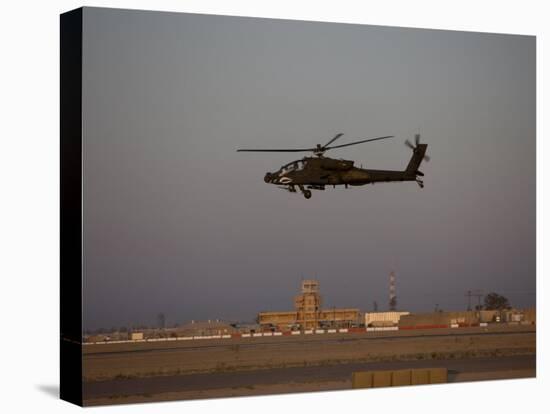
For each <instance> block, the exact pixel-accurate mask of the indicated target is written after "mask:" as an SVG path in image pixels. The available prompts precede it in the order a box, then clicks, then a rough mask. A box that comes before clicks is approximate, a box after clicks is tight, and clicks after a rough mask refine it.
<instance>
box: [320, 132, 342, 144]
mask: <svg viewBox="0 0 550 414" xmlns="http://www.w3.org/2000/svg"><path fill="white" fill-rule="evenodd" d="M342 135H344V133H343V132H340V133H339V134H337V135H336V136H335V137H334V138H332V139H331V140H330V141H329V142H327V143H326V144H325V145H323V148H326V147H328V146H329V145H330V144H332V143H333V142H334V141H336V140H337V139H338V138H340V137H341V136H342Z"/></svg>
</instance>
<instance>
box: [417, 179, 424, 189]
mask: <svg viewBox="0 0 550 414" xmlns="http://www.w3.org/2000/svg"><path fill="white" fill-rule="evenodd" d="M416 184H418V186H419V187H420V188H424V181H422V180H416Z"/></svg>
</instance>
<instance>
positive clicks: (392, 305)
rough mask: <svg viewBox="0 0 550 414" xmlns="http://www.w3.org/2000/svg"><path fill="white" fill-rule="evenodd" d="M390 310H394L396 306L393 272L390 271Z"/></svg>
mask: <svg viewBox="0 0 550 414" xmlns="http://www.w3.org/2000/svg"><path fill="white" fill-rule="evenodd" d="M389 308H390V311H394V310H396V308H397V296H396V295H395V272H394V271H393V270H392V271H391V272H390V302H389Z"/></svg>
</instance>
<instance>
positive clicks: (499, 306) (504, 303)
mask: <svg viewBox="0 0 550 414" xmlns="http://www.w3.org/2000/svg"><path fill="white" fill-rule="evenodd" d="M484 305H485V310H504V309H510V308H511V306H510V302H509V301H508V299H507V298H505V297H504V296H501V295H499V294H498V293H495V292H492V293H489V294H488V295H487V296H485V300H484Z"/></svg>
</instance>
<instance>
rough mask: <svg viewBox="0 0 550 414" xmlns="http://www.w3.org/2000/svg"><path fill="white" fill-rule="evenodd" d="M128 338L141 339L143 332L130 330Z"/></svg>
mask: <svg viewBox="0 0 550 414" xmlns="http://www.w3.org/2000/svg"><path fill="white" fill-rule="evenodd" d="M130 339H131V340H132V341H140V340H142V339H143V332H132V333H130Z"/></svg>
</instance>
